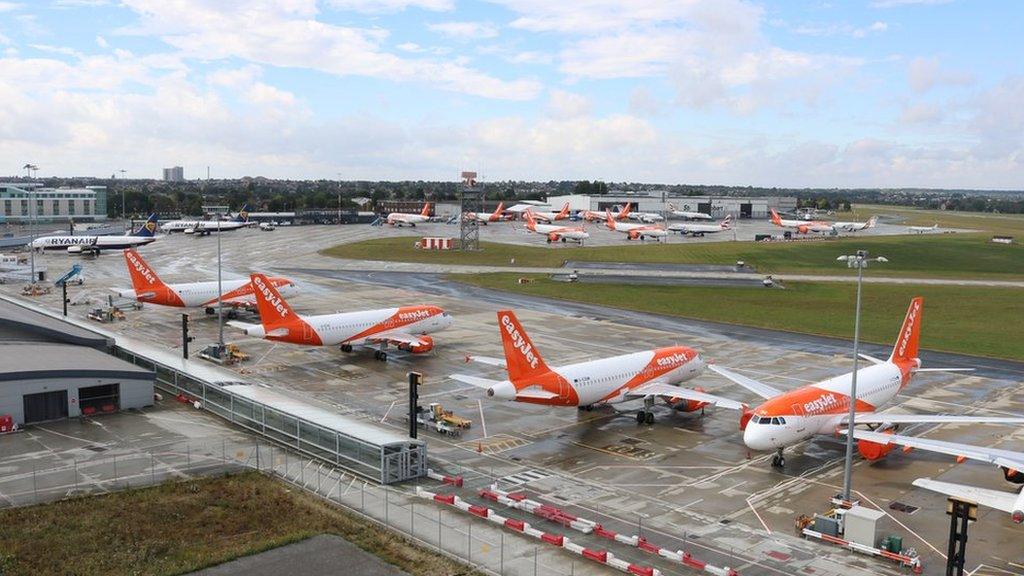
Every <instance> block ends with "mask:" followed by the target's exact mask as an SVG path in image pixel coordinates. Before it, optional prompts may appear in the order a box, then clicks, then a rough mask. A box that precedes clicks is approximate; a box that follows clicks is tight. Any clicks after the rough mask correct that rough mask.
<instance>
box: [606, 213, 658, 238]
mask: <svg viewBox="0 0 1024 576" xmlns="http://www.w3.org/2000/svg"><path fill="white" fill-rule="evenodd" d="M604 223H605V226H607V227H608V229H609V230H612V231H614V232H622V233H623V234H625V235H626V239H627V240H637V239H639V240H640V241H641V242H643V241H644V240H647V239H648V238H654V239H655V240H656V241H658V242H661V239H662V238H665V237H667V236H668V232H667V231H666V230H665V227H664V226H650V225H647V224H626V223H623V222H616V221H615V218H613V217H612V213H611V212H605V220H604Z"/></svg>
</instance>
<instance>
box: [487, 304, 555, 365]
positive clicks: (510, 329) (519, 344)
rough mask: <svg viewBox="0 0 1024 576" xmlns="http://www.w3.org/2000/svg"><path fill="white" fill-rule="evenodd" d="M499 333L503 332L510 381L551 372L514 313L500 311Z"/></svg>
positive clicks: (502, 338) (503, 345)
mask: <svg viewBox="0 0 1024 576" xmlns="http://www.w3.org/2000/svg"><path fill="white" fill-rule="evenodd" d="M498 331H499V332H501V345H502V347H503V348H504V349H505V364H506V365H507V366H508V377H509V380H512V381H513V382H516V381H519V380H522V379H524V378H532V377H535V376H538V375H540V374H545V373H547V372H550V371H551V370H550V369H549V368H548V367H547V365H546V364H545V363H544V360H543V359H542V358H541V357H540V353H539V352H538V351H537V349H536V348H535V347H534V345H533V342H532V341H530V337H529V336H527V335H526V330H524V329H523V326H522V325H521V324H520V323H519V319H518V318H516V315H515V313H514V312H512V311H511V310H499V311H498Z"/></svg>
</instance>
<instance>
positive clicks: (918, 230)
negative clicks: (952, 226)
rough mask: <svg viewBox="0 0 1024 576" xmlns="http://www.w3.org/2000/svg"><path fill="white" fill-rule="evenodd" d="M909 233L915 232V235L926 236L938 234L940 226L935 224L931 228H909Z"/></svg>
mask: <svg viewBox="0 0 1024 576" xmlns="http://www.w3.org/2000/svg"><path fill="white" fill-rule="evenodd" d="M907 231H908V232H913V233H914V234H925V233H927V232H938V231H939V225H938V223H935V224H932V225H931V226H908V227H907Z"/></svg>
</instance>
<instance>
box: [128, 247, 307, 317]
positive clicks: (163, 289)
mask: <svg viewBox="0 0 1024 576" xmlns="http://www.w3.org/2000/svg"><path fill="white" fill-rule="evenodd" d="M124 262H125V265H126V266H127V267H128V274H129V275H130V276H131V279H132V290H121V289H116V288H115V289H114V292H116V293H117V294H118V295H119V296H121V297H122V298H134V299H136V300H138V301H139V302H148V303H150V304H159V305H161V306H175V307H178V308H205V309H206V313H207V314H212V313H213V312H214V311H215V308H216V306H217V281H216V280H214V281H207V282H183V283H179V284H164V283H163V281H161V280H160V277H159V276H157V274H156V271H155V270H153V269H152V268H151V267H150V266H149V264H147V263H146V261H145V260H143V259H142V256H140V255H139V253H138V252H136V251H135V250H131V249H129V250H125V251H124ZM269 281H270V282H271V283H272V284H273V285H274V286H275V287H276V288H277V289H278V290H279V291H280V292H281V293H283V294H288V295H292V294H296V293H298V287H297V286H296V285H295V283H294V282H292V281H291V280H289V279H288V278H282V277H277V276H275V277H273V278H270V280H269ZM221 288H222V289H223V292H222V293H221V297H220V300H221V302H222V303H223V305H224V306H227V307H230V308H232V309H234V308H239V307H243V308H247V309H255V305H256V297H255V296H254V295H253V291H252V285H251V284H250V282H249V280H248V279H247V278H243V279H235V280H222V281H221Z"/></svg>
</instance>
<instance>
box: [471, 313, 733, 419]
mask: <svg viewBox="0 0 1024 576" xmlns="http://www.w3.org/2000/svg"><path fill="white" fill-rule="evenodd" d="M498 332H499V333H500V334H501V344H502V346H503V347H504V349H505V359H504V360H502V359H500V358H487V357H484V356H467V357H466V361H467V362H469V361H476V362H481V363H484V364H490V365H492V366H499V367H501V368H505V369H506V370H508V380H489V379H487V378H480V377H477V376H469V375H466V374H453V375H452V376H451V378H452V379H454V380H458V381H459V382H465V383H466V384H471V385H473V386H476V387H479V388H484V389H486V390H487V396H488V397H490V398H495V399H497V400H514V401H516V402H528V403H531V404H548V405H552V406H577V407H579V408H586V407H590V406H597V405H601V404H617V403H619V402H628V401H630V400H639V399H643V401H644V407H643V409H642V410H640V411H639V412H637V415H636V421H637V422H640V423H647V424H652V423H653V422H654V413H653V412H651V408H652V407H653V406H654V401H655V400H656V399H657V398H663V399H664V400H665V401H666V402H667V403H668V404H669V405H670V406H672V407H673V408H675V409H676V410H680V411H684V412H693V411H695V410H700V409H702V408H703V407H704V406H706V405H708V404H719V405H723V406H725V407H727V408H733V409H737V410H742V409H744V408H745V405H743V404H741V403H739V402H735V401H733V400H727V399H725V398H718V397H715V396H712V395H710V394H706V393H704V392H703V391H702V390H701V389H700V388H695V389H690V388H681V387H679V386H676V385H675V384H678V383H680V382H684V381H686V380H689V379H691V378H693V377H694V376H696V375H697V374H700V372H701V371H702V370H703V369H704V362H703V361H702V360H701V358H700V356H699V355H698V354H697V351H696V350H694V349H693V348H687V347H686V346H669V347H667V348H657V349H655V350H647V351H644V352H634V353H633V354H623V355H621V356H613V357H611V358H601V359H600V360H590V361H587V362H580V363H578V364H569V365H568V366H561V367H557V368H549V367H548V365H547V364H546V363H545V362H544V360H543V359H542V358H541V357H540V352H538V351H537V348H536V347H535V346H534V345H533V342H532V341H531V340H530V337H529V336H527V335H526V330H524V329H523V327H522V325H521V324H519V320H518V319H517V318H516V315H515V314H514V313H513V312H512V311H511V310H501V311H499V312H498Z"/></svg>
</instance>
